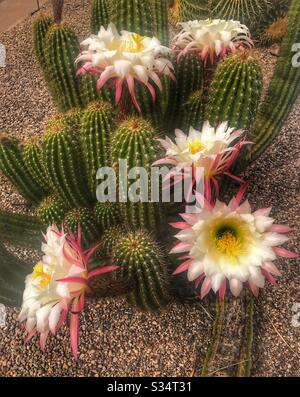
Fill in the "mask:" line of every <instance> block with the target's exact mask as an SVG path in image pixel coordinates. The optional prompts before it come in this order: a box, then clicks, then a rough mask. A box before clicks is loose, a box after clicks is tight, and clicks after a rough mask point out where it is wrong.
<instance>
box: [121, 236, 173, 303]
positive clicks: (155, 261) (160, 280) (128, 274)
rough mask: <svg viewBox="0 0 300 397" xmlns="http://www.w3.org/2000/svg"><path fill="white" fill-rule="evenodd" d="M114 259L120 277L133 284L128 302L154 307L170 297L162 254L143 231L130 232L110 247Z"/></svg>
mask: <svg viewBox="0 0 300 397" xmlns="http://www.w3.org/2000/svg"><path fill="white" fill-rule="evenodd" d="M113 263H114V264H116V265H117V266H120V275H121V278H122V279H124V280H126V281H127V282H128V284H129V287H131V288H132V291H130V292H129V293H128V294H127V299H128V302H129V303H130V304H132V305H136V306H138V307H140V308H141V309H143V310H149V309H150V310H157V309H160V308H161V307H162V306H164V305H165V304H166V303H167V302H168V300H169V294H168V275H167V270H166V264H165V261H164V255H163V253H162V251H161V249H160V247H159V246H158V245H157V243H156V242H155V241H154V240H153V239H152V237H151V236H150V235H149V234H148V233H146V232H144V231H137V232H129V233H128V234H127V235H125V236H123V237H122V238H121V239H120V240H119V241H118V244H116V245H115V247H114V249H113Z"/></svg>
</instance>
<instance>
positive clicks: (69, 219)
mask: <svg viewBox="0 0 300 397" xmlns="http://www.w3.org/2000/svg"><path fill="white" fill-rule="evenodd" d="M78 225H80V229H81V233H82V241H83V246H84V247H85V248H87V247H90V246H91V245H92V244H94V243H95V242H97V241H98V240H99V238H100V236H101V228H100V227H99V225H98V224H97V222H96V220H95V217H94V213H93V211H92V210H90V209H89V208H75V209H72V210H71V211H69V212H68V213H67V214H66V216H65V218H64V226H65V229H66V230H67V229H68V228H69V229H70V230H71V232H73V233H74V234H75V235H77V232H78Z"/></svg>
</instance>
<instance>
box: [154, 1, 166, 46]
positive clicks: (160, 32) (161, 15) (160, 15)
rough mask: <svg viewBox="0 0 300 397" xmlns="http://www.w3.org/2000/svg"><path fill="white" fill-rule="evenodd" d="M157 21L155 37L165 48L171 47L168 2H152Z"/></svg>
mask: <svg viewBox="0 0 300 397" xmlns="http://www.w3.org/2000/svg"><path fill="white" fill-rule="evenodd" d="M150 2H151V5H152V14H153V19H154V21H155V35H156V37H157V38H158V39H159V40H160V41H161V43H162V44H163V45H165V46H167V47H168V46H169V20H168V12H169V4H168V0H150Z"/></svg>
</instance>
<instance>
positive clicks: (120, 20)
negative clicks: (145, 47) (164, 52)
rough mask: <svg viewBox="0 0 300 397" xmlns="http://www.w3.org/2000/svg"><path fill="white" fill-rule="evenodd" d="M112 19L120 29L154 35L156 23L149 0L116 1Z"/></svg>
mask: <svg viewBox="0 0 300 397" xmlns="http://www.w3.org/2000/svg"><path fill="white" fill-rule="evenodd" d="M112 21H113V22H114V23H115V25H116V26H117V28H118V30H128V31H129V32H135V33H137V34H140V35H143V36H149V37H152V36H153V35H154V29H153V27H154V23H153V18H152V12H151V5H150V2H149V0H119V1H115V2H114V7H113V11H112Z"/></svg>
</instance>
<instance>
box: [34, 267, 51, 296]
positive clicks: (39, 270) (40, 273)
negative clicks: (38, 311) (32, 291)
mask: <svg viewBox="0 0 300 397" xmlns="http://www.w3.org/2000/svg"><path fill="white" fill-rule="evenodd" d="M37 278H39V281H40V287H41V288H43V289H45V288H46V287H48V285H49V284H50V281H51V276H50V274H47V273H45V272H44V265H43V263H42V262H38V263H37V264H36V265H35V266H34V268H33V274H32V279H33V280H35V279H37Z"/></svg>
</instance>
